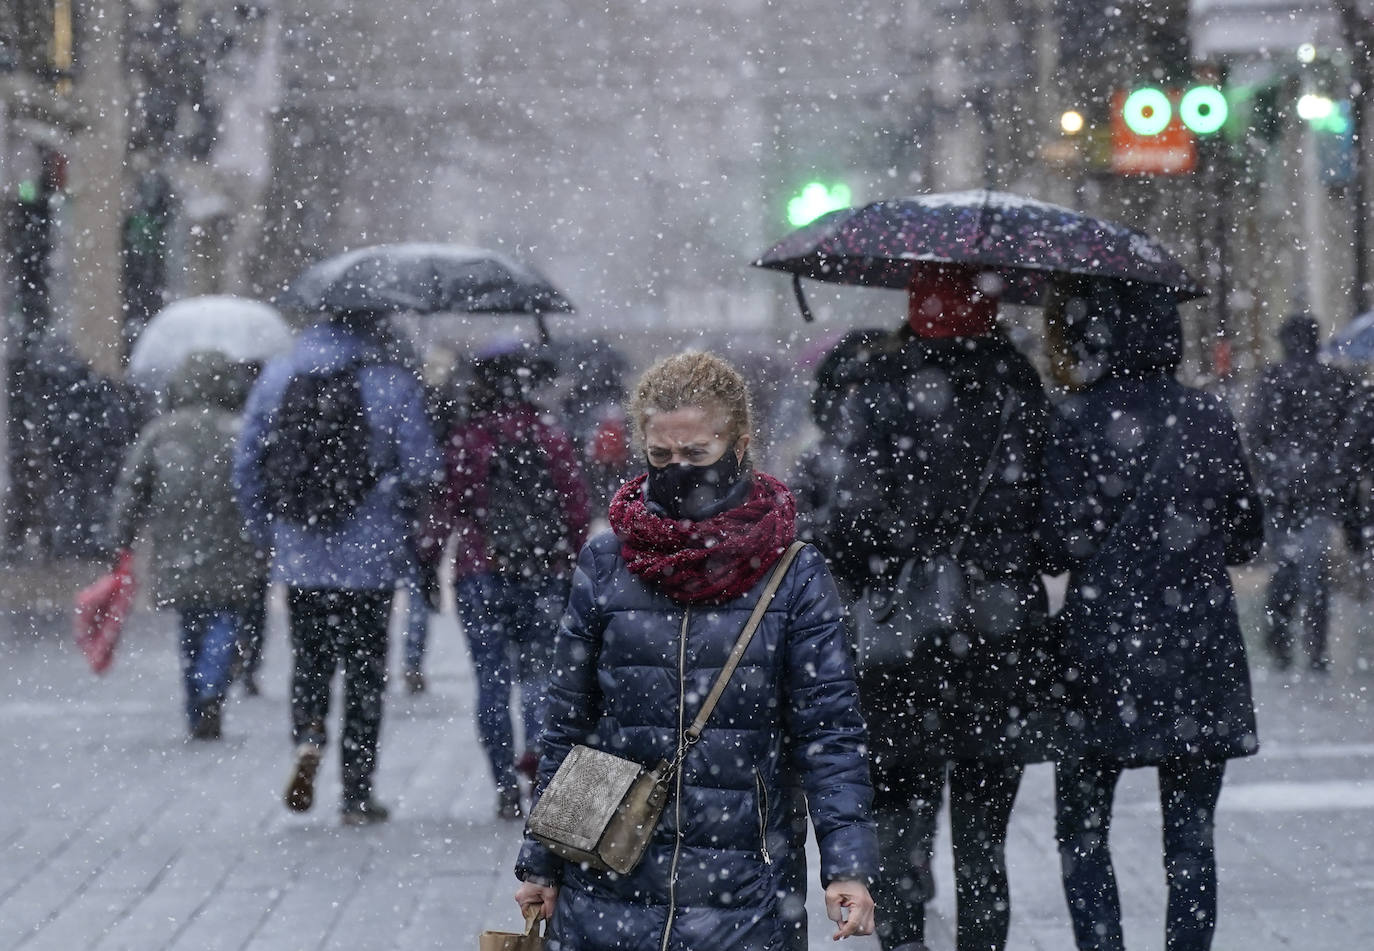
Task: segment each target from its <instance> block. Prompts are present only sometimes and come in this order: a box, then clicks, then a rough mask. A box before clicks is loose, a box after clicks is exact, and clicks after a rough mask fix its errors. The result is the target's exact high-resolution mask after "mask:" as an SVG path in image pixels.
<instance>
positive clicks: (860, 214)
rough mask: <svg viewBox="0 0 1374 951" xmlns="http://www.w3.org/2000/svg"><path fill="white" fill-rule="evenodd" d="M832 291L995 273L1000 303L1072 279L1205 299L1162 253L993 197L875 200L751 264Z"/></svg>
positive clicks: (1066, 214)
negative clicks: (961, 271)
mask: <svg viewBox="0 0 1374 951" xmlns="http://www.w3.org/2000/svg"><path fill="white" fill-rule="evenodd" d="M753 263H754V265H755V266H756V267H764V268H772V269H774V270H778V271H787V272H789V273H791V274H793V275H795V276H796V277H798V278H801V277H809V278H813V279H814V280H818V281H829V282H832V283H837V284H863V285H868V286H871V287H891V288H905V287H907V286H908V285H909V284H910V283H911V279H912V277H913V276H914V275H915V274H916V273H917V272H918V271H919V270H920V269H921V268H925V267H940V266H946V267H947V266H949V265H959V266H967V267H975V268H980V269H986V270H992V271H996V272H997V273H998V274H1000V275H1001V276H1002V278H1003V280H1004V281H1005V286H1004V289H1003V291H1002V295H1001V296H1002V299H1003V300H1006V301H1008V302H1010V303H1014V304H1038V303H1040V301H1041V299H1042V293H1043V290H1044V285H1045V281H1046V279H1047V278H1048V277H1049V276H1050V275H1053V274H1079V275H1084V276H1088V277H1108V278H1119V279H1123V280H1131V281H1141V282H1143V283H1147V284H1160V285H1163V286H1165V287H1168V288H1171V289H1173V290H1174V291H1175V293H1176V294H1177V296H1178V299H1179V300H1180V301H1185V300H1192V299H1193V298H1195V297H1201V296H1203V295H1204V294H1206V293H1207V292H1206V291H1205V290H1204V289H1203V288H1202V286H1201V285H1200V284H1198V283H1197V281H1195V280H1194V279H1193V278H1192V277H1191V276H1190V275H1189V274H1188V272H1187V271H1185V270H1184V269H1183V266H1182V265H1181V264H1179V262H1178V261H1177V260H1175V259H1174V257H1173V255H1171V254H1170V253H1169V252H1168V251H1167V250H1165V248H1164V247H1163V245H1161V244H1160V243H1159V242H1158V241H1156V240H1155V239H1153V238H1151V237H1150V236H1148V235H1146V234H1142V233H1141V232H1139V231H1134V230H1132V229H1130V228H1127V227H1125V226H1123V225H1119V224H1115V223H1113V222H1110V221H1104V220H1102V219H1100V218H1093V217H1090V216H1088V215H1085V214H1082V213H1080V212H1077V211H1074V210H1073V209H1071V208H1064V207H1062V206H1060V205H1051V204H1049V203H1047V202H1042V201H1036V200H1035V199H1032V198H1025V197H1022V196H1020V195H1013V194H1009V193H1007V192H995V191H987V190H980V191H965V192H946V193H941V194H932V195H918V196H915V197H912V198H893V199H886V200H883V201H875V202H873V203H871V204H868V205H864V206H863V207H862V208H848V209H843V210H840V211H832V212H830V213H829V214H826V215H822V216H821V217H820V218H818V219H816V220H815V221H813V222H812V223H811V224H809V225H806V226H804V227H802V228H799V229H797V230H796V231H794V232H792V233H791V234H790V235H788V236H787V237H786V238H784V239H783V240H781V241H779V242H778V243H777V244H775V245H774V246H773V247H771V248H769V249H768V250H767V251H765V252H764V253H763V255H762V256H761V257H760V258H759V259H758V260H756V261H754V262H753Z"/></svg>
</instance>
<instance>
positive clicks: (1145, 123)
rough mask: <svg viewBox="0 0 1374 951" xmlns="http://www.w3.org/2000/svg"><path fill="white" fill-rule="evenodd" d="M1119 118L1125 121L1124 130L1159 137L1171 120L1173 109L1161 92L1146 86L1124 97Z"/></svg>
mask: <svg viewBox="0 0 1374 951" xmlns="http://www.w3.org/2000/svg"><path fill="white" fill-rule="evenodd" d="M1121 118H1122V119H1124V120H1125V121H1126V128H1128V129H1130V130H1131V131H1132V132H1134V133H1135V134H1136V135H1159V133H1161V132H1163V131H1164V130H1165V129H1166V128H1167V127H1168V125H1169V120H1170V119H1171V118H1173V107H1172V106H1170V105H1169V97H1168V96H1166V95H1164V93H1163V92H1162V91H1161V90H1158V89H1153V88H1150V87H1148V86H1147V87H1146V88H1144V89H1137V90H1136V91H1135V92H1133V93H1131V94H1130V95H1129V96H1127V97H1126V102H1125V103H1123V104H1122V106H1121Z"/></svg>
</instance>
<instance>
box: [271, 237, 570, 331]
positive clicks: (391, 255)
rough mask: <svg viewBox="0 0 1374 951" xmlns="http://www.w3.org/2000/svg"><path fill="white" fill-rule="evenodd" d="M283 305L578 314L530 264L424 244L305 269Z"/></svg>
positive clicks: (376, 249)
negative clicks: (573, 312) (572, 312)
mask: <svg viewBox="0 0 1374 951" xmlns="http://www.w3.org/2000/svg"><path fill="white" fill-rule="evenodd" d="M277 303H278V305H279V306H281V307H286V308H291V309H295V310H303V311H324V312H327V313H344V312H347V311H374V312H381V313H392V312H397V311H409V312H411V313H417V314H438V313H448V312H462V313H470V314H532V315H535V316H539V317H542V315H544V314H549V313H568V312H570V311H572V309H573V306H572V304H571V303H569V302H568V300H567V298H565V297H564V296H563V295H562V294H560V293H559V292H558V289H557V288H555V287H554V286H553V285H552V284H550V283H549V282H548V280H547V279H545V278H544V276H543V275H541V274H540V273H539V272H537V271H536V270H534V268H532V267H530V266H528V265H526V264H522V263H520V262H518V261H514V260H512V259H511V258H508V257H506V256H505V255H503V254H498V253H497V252H495V251H488V250H486V249H484V248H466V247H462V246H460V245H453V244H424V243H408V244H378V245H373V246H372V247H367V248H358V249H357V250H354V251H349V252H347V253H344V254H339V255H336V256H334V257H332V258H327V259H326V260H324V261H320V262H318V263H316V264H313V265H311V266H310V267H309V268H307V269H306V270H305V271H303V272H302V273H301V274H300V275H299V276H298V277H297V278H296V279H295V280H294V281H292V282H291V286H290V287H289V288H288V289H287V290H286V292H285V293H284V294H283V295H282V296H281V298H279V299H278V301H277ZM540 326H541V330H542V326H543V325H542V323H541V325H540Z"/></svg>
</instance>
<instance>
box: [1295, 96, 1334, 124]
mask: <svg viewBox="0 0 1374 951" xmlns="http://www.w3.org/2000/svg"><path fill="white" fill-rule="evenodd" d="M1335 108H1336V103H1335V102H1333V101H1332V100H1331V99H1330V98H1328V97H1327V96H1319V95H1317V94H1316V93H1310V92H1309V93H1304V94H1303V95H1301V96H1299V97H1298V118H1299V119H1306V120H1307V121H1308V122H1320V121H1321V120H1323V119H1326V118H1329V117H1330V116H1331V113H1332V112H1333V111H1334V110H1335Z"/></svg>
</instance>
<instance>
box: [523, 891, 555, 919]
mask: <svg viewBox="0 0 1374 951" xmlns="http://www.w3.org/2000/svg"><path fill="white" fill-rule="evenodd" d="M515 903H516V904H517V905H519V906H520V913H521V914H522V915H523V914H524V913H525V909H526V908H528V907H529V906H531V905H542V906H543V908H542V909H540V910H541V911H542V913H543V916H544V917H545V918H552V917H553V906H554V905H556V904H558V887H557V886H556V885H536V884H534V883H533V882H525V883H523V884H522V885H521V886H520V887H519V888H517V889H516V890H515Z"/></svg>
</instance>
